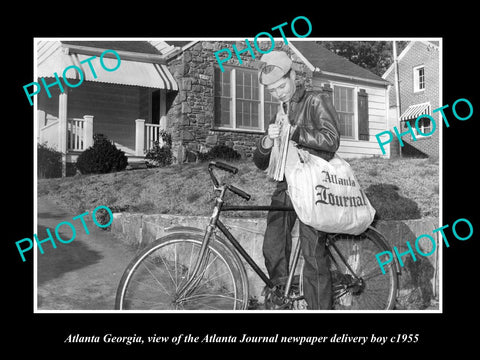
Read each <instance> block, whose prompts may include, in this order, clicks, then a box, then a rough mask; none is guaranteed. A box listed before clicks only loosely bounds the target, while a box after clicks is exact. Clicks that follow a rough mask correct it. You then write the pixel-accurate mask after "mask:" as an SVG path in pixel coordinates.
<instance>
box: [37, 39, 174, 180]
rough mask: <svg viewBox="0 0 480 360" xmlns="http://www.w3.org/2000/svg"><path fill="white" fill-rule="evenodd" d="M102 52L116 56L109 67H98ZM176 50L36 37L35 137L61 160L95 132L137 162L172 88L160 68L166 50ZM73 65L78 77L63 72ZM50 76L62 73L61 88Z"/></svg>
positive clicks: (158, 125) (146, 44)
mask: <svg viewBox="0 0 480 360" xmlns="http://www.w3.org/2000/svg"><path fill="white" fill-rule="evenodd" d="M105 50H115V51H116V52H117V54H118V55H119V56H120V63H119V66H118V69H116V70H115V71H110V72H107V71H102V68H101V66H100V65H99V63H98V60H99V57H101V55H102V54H103V53H104V52H105ZM177 51H180V48H175V47H173V46H170V45H168V44H166V43H164V42H162V41H152V42H147V41H48V40H47V41H44V40H42V41H39V42H38V44H37V77H38V79H40V78H43V79H44V80H45V83H46V84H49V93H48V92H47V91H40V93H39V94H38V95H37V104H36V105H37V121H38V129H37V130H38V133H37V135H38V141H39V142H40V143H46V144H47V145H48V146H50V147H53V148H56V149H57V150H59V151H61V152H62V153H63V154H64V164H65V163H66V162H74V161H75V160H76V158H77V157H78V155H79V154H80V153H81V152H82V151H84V150H85V149H87V148H88V147H89V146H91V145H92V143H93V134H96V133H101V134H104V135H106V136H107V137H108V138H109V139H110V140H112V141H113V142H114V143H115V145H116V146H117V147H118V148H120V149H121V150H123V151H125V153H126V155H127V156H128V158H129V162H134V161H136V160H143V157H144V153H145V151H146V150H148V148H149V146H151V144H152V140H156V139H158V134H159V129H160V128H161V126H162V125H161V124H162V120H163V119H164V118H165V115H166V112H167V102H168V101H171V100H170V99H171V97H172V96H173V97H174V96H176V93H177V92H178V84H177V83H176V81H175V79H174V78H173V76H172V74H170V72H169V70H168V68H167V66H166V61H167V59H168V56H167V54H170V55H171V54H175V52H177ZM92 57H94V58H93V60H90V61H88V59H89V58H92ZM107 60H109V59H104V61H107ZM115 61H117V60H115ZM73 65H75V66H78V67H79V68H80V69H81V70H82V73H83V75H80V74H79V72H78V71H67V72H65V73H64V69H66V68H68V67H69V66H73ZM90 66H92V67H93V68H94V70H93V71H92V70H91V68H89V67H90ZM55 74H57V76H58V77H60V78H61V77H62V76H66V77H67V78H66V79H63V78H61V79H60V81H63V86H62V88H61V87H60V86H59V85H58V84H55V81H56V78H55ZM82 76H83V78H82ZM68 84H72V85H71V86H66V85H68ZM62 90H63V91H62ZM49 95H50V96H49ZM64 172H65V167H64Z"/></svg>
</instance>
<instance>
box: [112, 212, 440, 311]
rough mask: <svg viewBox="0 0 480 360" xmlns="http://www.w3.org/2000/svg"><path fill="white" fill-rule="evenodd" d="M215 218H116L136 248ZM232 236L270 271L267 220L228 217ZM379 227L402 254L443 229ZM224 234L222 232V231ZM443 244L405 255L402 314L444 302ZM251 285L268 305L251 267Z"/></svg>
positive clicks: (411, 224) (433, 224)
mask: <svg viewBox="0 0 480 360" xmlns="http://www.w3.org/2000/svg"><path fill="white" fill-rule="evenodd" d="M208 220H209V218H207V217H200V216H176V215H162V214H152V215H145V214H130V213H122V214H120V213H119V214H115V215H114V221H113V223H112V231H113V232H115V233H116V234H117V235H119V237H120V238H122V239H123V240H124V241H125V242H127V243H129V244H131V245H134V246H135V247H141V246H145V245H146V244H148V243H150V242H152V241H154V240H156V239H158V238H160V237H162V236H164V235H165V234H166V233H167V228H168V227H173V226H189V227H194V228H198V229H202V231H203V229H205V226H206V224H208ZM224 223H225V225H226V226H227V228H228V229H229V231H230V232H231V233H232V234H233V235H234V236H235V238H236V239H237V240H238V241H239V243H240V244H241V245H242V246H243V247H244V249H245V250H246V251H247V253H248V254H249V255H250V256H251V257H252V258H253V259H254V260H255V262H256V263H257V264H258V265H259V266H260V268H261V269H262V270H263V271H264V272H266V269H265V266H264V258H263V254H262V244H263V234H264V232H265V228H266V221H265V219H248V218H228V219H226V220H225V221H224ZM375 227H376V228H377V229H378V230H379V231H380V232H381V233H382V234H383V235H384V236H385V237H386V239H387V241H388V242H389V244H390V245H391V246H392V247H393V246H396V247H397V248H398V252H399V253H404V252H406V251H407V250H408V248H407V245H406V241H407V240H408V241H409V242H410V244H411V246H412V247H413V248H415V239H416V238H417V237H418V236H420V235H422V234H432V230H434V229H436V228H438V227H439V225H438V220H437V219H434V218H432V219H422V220H403V221H379V222H377V224H376V225H375ZM219 233H220V232H219ZM292 235H293V244H294V245H295V243H296V241H297V240H298V226H297V225H296V226H295V227H294V229H293V232H292ZM433 236H434V238H435V239H436V241H437V251H435V252H434V254H432V255H431V256H428V257H422V256H420V255H418V254H417V255H416V261H413V259H412V257H411V256H410V255H408V254H407V255H404V256H402V260H403V262H404V266H403V267H401V275H400V276H399V291H398V296H397V304H396V309H397V310H421V309H426V308H429V309H431V308H432V307H431V304H432V303H435V302H436V300H437V299H438V297H439V293H438V291H439V277H438V273H439V256H438V253H439V251H438V249H439V248H440V247H441V246H442V241H441V239H440V242H439V239H438V233H436V234H433ZM419 247H420V249H421V250H422V252H423V253H425V254H426V253H429V252H430V251H431V249H432V244H431V243H430V241H428V240H426V239H425V238H422V240H421V241H419ZM245 268H246V270H247V276H248V279H249V285H250V288H249V290H250V297H252V298H256V299H257V300H259V302H260V303H262V302H263V297H262V294H261V291H262V289H263V287H264V283H263V282H262V280H261V279H260V278H259V277H258V275H257V274H256V273H255V272H254V271H253V270H252V269H251V267H250V266H249V265H248V264H247V263H246V262H245Z"/></svg>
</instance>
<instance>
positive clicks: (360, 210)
mask: <svg viewBox="0 0 480 360" xmlns="http://www.w3.org/2000/svg"><path fill="white" fill-rule="evenodd" d="M299 159H301V160H303V162H302V161H299ZM285 178H286V180H287V183H288V193H289V195H290V198H291V200H292V203H293V207H294V209H295V212H296V213H297V215H298V217H299V218H300V220H301V221H302V222H303V223H304V224H307V225H310V226H312V227H313V228H315V229H317V230H320V231H324V232H329V233H344V234H352V235H359V234H361V233H362V232H364V231H365V230H366V229H367V228H368V226H370V224H371V223H372V221H373V217H374V216H375V209H374V208H373V207H372V205H371V204H370V202H369V200H368V199H367V197H366V195H365V193H364V192H363V191H362V189H361V188H360V184H359V183H358V181H357V179H356V177H355V174H354V172H353V170H352V169H351V167H350V165H349V164H348V163H347V162H346V161H345V160H343V159H342V158H340V157H339V156H338V155H335V157H334V158H333V159H332V160H330V161H326V160H324V159H322V158H320V157H318V156H315V155H312V154H310V153H309V152H308V151H305V150H302V149H298V148H297V147H296V146H295V143H294V142H292V141H290V142H289V146H288V152H287V158H286V164H285Z"/></svg>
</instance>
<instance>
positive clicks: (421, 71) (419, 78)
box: [413, 65, 425, 92]
mask: <svg viewBox="0 0 480 360" xmlns="http://www.w3.org/2000/svg"><path fill="white" fill-rule="evenodd" d="M423 90H425V67H424V66H423V65H421V66H416V67H414V68H413V91H414V92H419V91H423Z"/></svg>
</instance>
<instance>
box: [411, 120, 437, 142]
mask: <svg viewBox="0 0 480 360" xmlns="http://www.w3.org/2000/svg"><path fill="white" fill-rule="evenodd" d="M409 122H410V127H411V128H412V129H413V131H415V134H416V135H420V136H427V135H425V134H429V133H430V132H431V131H432V122H431V121H430V119H429V118H427V117H422V118H420V119H419V120H418V124H417V127H418V130H417V127H415V122H416V119H410V120H409ZM404 128H407V125H406V124H405V125H404ZM430 135H432V134H430ZM428 136H429V135H428ZM417 139H418V138H417ZM420 139H421V137H420Z"/></svg>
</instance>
